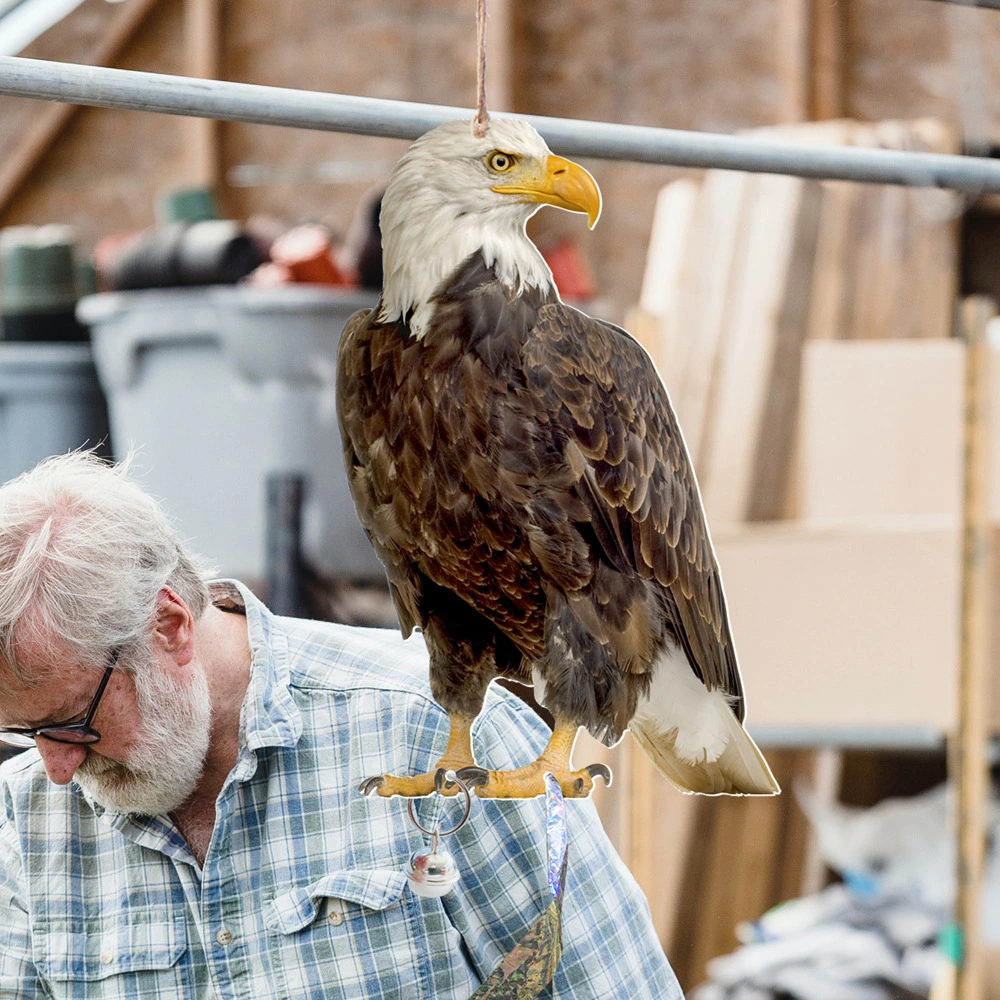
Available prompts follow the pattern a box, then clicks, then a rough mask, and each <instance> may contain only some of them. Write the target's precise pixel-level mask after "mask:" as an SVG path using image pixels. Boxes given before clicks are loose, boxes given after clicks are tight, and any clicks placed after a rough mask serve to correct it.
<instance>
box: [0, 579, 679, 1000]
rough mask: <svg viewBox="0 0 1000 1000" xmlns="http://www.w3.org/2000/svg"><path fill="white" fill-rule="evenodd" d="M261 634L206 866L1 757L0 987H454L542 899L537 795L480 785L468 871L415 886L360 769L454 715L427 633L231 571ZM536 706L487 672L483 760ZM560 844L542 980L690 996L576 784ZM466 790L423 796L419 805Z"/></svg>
mask: <svg viewBox="0 0 1000 1000" xmlns="http://www.w3.org/2000/svg"><path fill="white" fill-rule="evenodd" d="M240 593H241V594H242V595H243V601H244V602H245V605H246V615H247V624H248V629H249V635H250V646H251V649H252V653H253V666H252V669H251V679H250V686H249V689H248V691H247V695H246V699H245V701H244V704H243V710H242V715H241V722H240V744H239V745H240V750H239V756H238V760H237V762H236V766H235V767H234V768H233V770H232V772H231V774H230V775H229V777H228V779H227V781H226V784H225V786H224V788H223V789H222V792H221V794H220V795H219V798H218V802H217V807H216V819H215V829H214V832H213V836H212V841H211V844H210V846H209V848H208V853H207V856H206V858H205V863H204V866H203V867H199V865H198V863H197V861H196V860H195V858H194V857H193V856H192V854H191V852H190V850H189V849H188V847H187V845H186V843H185V841H184V839H183V837H182V836H181V835H180V833H179V832H178V829H177V827H176V826H175V825H174V824H173V823H172V822H171V820H170V819H169V818H168V817H166V816H159V817H141V816H130V815H125V814H121V813H112V812H110V811H108V810H105V809H103V808H101V807H100V806H99V805H97V804H95V803H94V802H92V801H90V800H89V799H88V798H87V796H86V795H85V794H84V793H83V791H82V790H81V789H80V788H79V787H78V786H77V785H76V784H75V783H71V784H69V785H66V786H61V787H60V786H57V785H54V784H52V783H51V782H50V781H49V780H48V779H47V777H46V775H45V771H44V769H43V768H42V765H41V763H40V761H39V758H38V755H37V752H36V751H34V750H32V751H29V752H27V753H24V754H22V755H21V756H19V757H16V758H14V759H13V760H10V761H8V762H7V763H6V764H4V765H3V766H2V768H0V1000H9V998H13V997H18V998H22V997H29V998H34V997H41V996H46V997H67V998H70V997H72V998H78V1000H84V998H87V1000H90V998H98V997H99V998H102V1000H111V998H121V1000H124V998H142V1000H157V998H162V1000H178V998H188V997H191V998H226V1000H229V998H236V997H245V998H254V1000H272V998H279V997H282V998H285V997H288V998H292V997H310V998H320V997H323V998H326V997H357V998H362V997H364V998H376V997H378V998H390V997H391V998H403V997H405V998H406V1000H417V998H423V997H426V998H435V1000H442V998H457V1000H467V998H468V997H469V996H470V995H471V994H472V993H473V992H474V991H475V989H476V988H477V986H478V985H479V983H480V981H481V980H482V979H483V978H484V977H486V976H487V975H488V974H489V973H490V971H491V970H492V969H493V967H494V966H495V965H496V964H497V963H498V962H499V961H500V959H501V958H502V957H503V956H504V955H505V954H506V953H507V952H508V951H509V950H510V948H511V947H513V945H514V944H515V942H516V941H517V940H518V939H519V938H520V936H521V935H522V934H523V933H524V931H525V930H526V929H527V928H528V927H529V926H530V925H531V924H532V923H533V922H534V920H535V919H536V917H537V916H538V915H539V913H540V912H541V911H542V910H543V909H544V908H545V907H546V906H547V904H548V902H549V893H548V887H547V884H546V857H545V822H544V821H545V809H544V805H543V801H544V800H542V799H533V800H528V801H490V800H483V801H478V800H477V801H474V802H473V812H472V819H471V820H470V821H469V823H468V824H467V825H466V826H465V827H464V828H463V829H462V830H461V831H459V833H457V834H455V835H454V836H452V837H449V838H448V839H447V841H446V845H447V847H448V848H449V850H451V852H452V853H453V854H454V855H455V858H456V860H457V861H458V864H459V867H460V870H461V873H462V877H461V881H460V882H459V885H458V887H457V888H456V889H455V890H454V891H453V892H451V893H450V894H449V895H447V896H445V897H443V898H441V899H422V898H420V897H418V896H416V895H414V893H413V892H412V891H411V890H410V889H409V888H408V887H407V882H406V878H405V876H404V874H403V869H404V866H405V864H406V862H407V860H408V858H409V855H410V853H411V852H412V851H414V850H416V849H418V848H420V847H422V846H424V844H425V838H424V837H423V835H422V834H420V833H419V831H417V830H416V828H415V827H414V826H413V825H412V824H411V823H410V821H409V818H408V817H407V814H406V804H405V802H403V801H402V800H400V799H389V800H386V799H379V798H373V799H366V798H364V797H362V796H361V795H360V794H359V793H358V790H357V789H358V784H359V782H360V781H361V780H362V779H363V778H365V777H367V776H368V775H371V774H379V773H383V772H396V773H416V772H420V771H425V770H427V769H428V767H430V766H431V765H432V763H433V762H434V761H435V760H436V759H437V758H438V757H439V756H440V754H441V752H442V751H443V748H444V744H445V742H446V740H447V734H448V720H447V716H446V715H445V714H444V713H443V712H442V711H441V709H440V708H439V707H438V706H437V705H436V704H435V703H434V702H433V701H432V699H431V697H430V692H429V687H428V679H427V656H426V652H425V650H424V648H423V645H422V643H421V642H420V640H419V639H416V640H411V641H409V642H406V643H404V642H403V641H402V640H401V639H400V638H399V636H398V635H396V634H394V633H392V632H387V631H381V630H374V629H370V630H369V629H357V628H349V627H346V626H339V625H330V624H323V623H317V622H305V621H297V620H294V619H289V618H279V617H275V616H273V615H271V614H270V612H269V611H268V610H267V609H266V608H265V607H264V606H263V605H262V604H260V603H259V602H258V601H257V600H256V599H255V598H254V597H253V595H252V594H250V593H249V591H247V590H245V589H243V588H242V587H241V588H240ZM547 733H548V731H547V729H546V728H545V726H544V725H543V724H542V722H541V721H540V720H539V719H538V717H537V715H535V713H533V712H532V711H531V710H530V709H529V708H528V707H526V706H525V705H524V704H523V703H522V702H521V701H520V700H519V699H517V698H516V697H514V696H512V695H509V694H508V693H506V692H504V691H503V690H502V689H495V686H494V688H491V690H490V693H489V696H488V698H487V702H486V706H485V709H484V712H483V713H482V715H481V716H480V718H479V720H478V722H477V723H476V726H475V728H474V730H473V743H474V745H475V746H476V750H477V756H478V758H479V760H480V761H481V762H484V763H485V764H486V765H487V766H489V767H492V768H508V767H513V766H517V765H520V764H523V763H525V762H527V761H529V760H531V759H533V758H534V757H535V756H536V754H537V753H538V752H539V750H540V749H541V748H542V746H543V745H544V743H545V740H546V738H547ZM567 805H568V809H567V811H568V813H569V819H568V822H569V845H570V846H569V850H570V866H569V876H568V880H567V886H566V902H565V909H564V911H563V940H564V946H565V950H564V954H563V958H562V962H561V964H560V966H559V969H558V970H557V972H556V977H555V980H554V983H553V992H552V996H554V997H564V998H565V997H575V998H586V997H595V998H596V997H600V998H605V1000H606V998H609V997H621V998H626V997H627V998H629V1000H639V998H645V997H648V998H680V996H681V993H680V989H679V987H678V985H677V981H676V979H675V978H674V975H673V973H672V972H671V970H670V967H669V966H668V964H667V961H666V959H665V957H664V955H663V951H662V949H661V947H660V944H659V942H658V941H657V939H656V936H655V934H654V931H653V928H652V924H651V921H650V916H649V909H648V907H647V905H646V901H645V899H644V898H643V896H642V894H641V892H640V891H639V889H638V887H637V886H636V883H635V882H634V881H633V879H632V877H631V875H630V874H629V873H628V871H627V869H626V868H625V866H624V865H623V864H622V862H621V861H620V860H619V858H618V857H617V856H616V854H615V852H614V850H613V849H612V847H611V845H610V844H609V842H608V840H607V838H606V837H605V835H604V833H603V831H602V829H601V825H600V822H599V820H598V818H597V814H596V812H595V810H594V807H593V805H592V804H591V803H590V802H589V801H573V802H569V803H567ZM459 809H460V805H459V804H458V803H456V802H454V801H449V802H445V801H444V800H442V799H441V798H440V797H439V796H431V797H430V798H428V799H425V800H422V802H421V805H420V811H419V813H418V815H419V816H420V819H421V822H422V823H423V825H424V826H426V827H428V828H430V827H431V825H432V824H433V823H434V822H435V821H436V820H437V819H438V818H439V817H438V813H439V812H441V811H443V813H444V815H441V816H440V819H441V821H442V826H446V825H450V823H451V822H453V818H454V816H455V815H456V813H457V812H458V810H459Z"/></svg>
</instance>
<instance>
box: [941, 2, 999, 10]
mask: <svg viewBox="0 0 1000 1000" xmlns="http://www.w3.org/2000/svg"><path fill="white" fill-rule="evenodd" d="M937 2H938V3H951V4H954V5H955V6H956V7H972V8H976V7H991V8H992V9H993V10H1000V0H937Z"/></svg>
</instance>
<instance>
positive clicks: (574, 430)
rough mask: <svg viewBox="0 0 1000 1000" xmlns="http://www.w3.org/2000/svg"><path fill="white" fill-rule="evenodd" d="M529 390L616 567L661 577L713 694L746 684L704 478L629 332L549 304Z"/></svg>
mask: <svg viewBox="0 0 1000 1000" xmlns="http://www.w3.org/2000/svg"><path fill="white" fill-rule="evenodd" d="M523 357H524V363H525V371H526V375H527V378H528V383H529V385H530V386H531V387H532V388H533V389H534V390H535V391H536V392H538V393H540V394H541V395H542V396H545V397H548V405H549V407H550V409H551V410H557V411H558V412H557V413H553V414H552V419H553V420H554V421H556V422H557V423H558V425H559V427H560V429H561V430H562V432H563V433H564V434H565V436H566V441H565V445H564V448H565V456H566V460H567V461H568V463H569V464H570V466H571V467H572V468H573V469H574V472H575V473H576V474H577V476H578V477H579V478H578V480H577V482H576V484H575V492H576V494H577V496H578V497H579V499H580V500H582V501H583V503H584V504H585V505H586V507H587V509H588V510H589V512H590V517H591V526H592V529H593V531H594V534H595V536H596V539H597V541H598V543H599V546H600V549H601V550H603V551H602V553H601V554H602V555H603V557H604V558H605V559H606V561H607V563H608V564H610V565H611V566H613V567H614V568H616V569H618V570H619V571H623V570H626V571H627V570H631V571H633V572H635V573H637V574H638V575H639V576H640V577H642V578H644V579H648V580H655V581H656V582H657V583H658V584H660V585H661V586H662V588H663V589H664V594H665V597H666V600H667V604H668V608H669V611H670V612H672V614H671V615H670V617H672V618H673V619H674V627H675V628H676V629H677V631H678V632H679V638H680V640H681V642H682V644H683V645H684V647H685V649H686V651H687V653H688V657H689V659H690V661H691V663H692V665H693V667H694V669H695V670H696V672H697V673H698V674H699V676H700V677H701V679H702V680H703V681H704V682H705V683H706V684H707V685H708V686H709V687H710V688H713V689H714V688H722V689H723V690H725V691H726V692H728V693H729V694H730V695H732V696H733V698H734V700H736V702H737V704H736V705H734V708H735V709H736V712H737V715H738V717H739V718H740V720H741V721H742V718H743V707H742V695H743V689H742V683H741V680H740V674H739V668H738V666H737V662H736V656H735V652H734V649H733V643H732V638H731V635H730V630H729V622H728V615H727V612H726V604H725V598H724V595H723V591H722V583H721V578H720V575H719V568H718V565H717V563H716V560H715V554H714V551H713V549H712V544H711V540H710V538H709V533H708V527H707V525H706V522H705V516H704V513H703V510H702V505H701V498H700V495H699V492H698V485H697V482H696V480H695V475H694V470H693V468H692V466H691V462H690V459H689V458H688V454H687V450H686V448H685V445H684V440H683V436H682V434H681V431H680V428H679V426H678V424H677V418H676V417H675V415H674V413H673V409H672V407H671V405H670V400H669V399H668V397H667V392H666V389H665V388H664V386H663V383H662V382H661V381H660V378H659V376H658V374H657V372H656V369H655V368H654V366H653V364H652V362H651V361H650V359H649V356H648V355H647V354H646V352H645V351H644V350H643V349H642V348H641V347H640V346H639V344H637V343H636V342H635V340H633V339H632V337H631V336H629V334H627V333H626V332H625V331H624V330H621V329H619V328H618V327H615V326H612V325H611V324H609V323H604V322H601V321H600V320H596V319H593V318H591V317H590V316H587V315H585V314H584V313H581V312H579V311H578V310H576V309H573V308H571V307H569V306H566V305H565V304H563V303H552V304H549V305H545V306H543V307H542V308H541V309H540V310H539V313H538V318H537V321H536V323H535V324H534V327H533V329H532V331H531V334H530V335H529V337H528V339H527V341H526V343H525V346H524V354H523Z"/></svg>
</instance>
